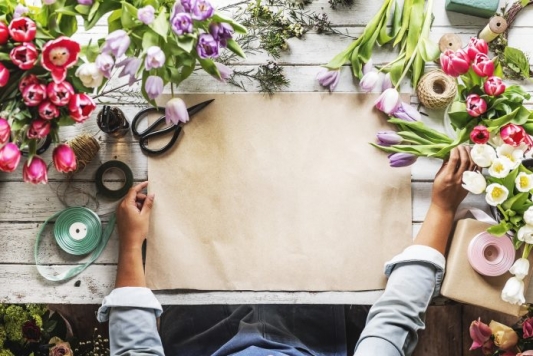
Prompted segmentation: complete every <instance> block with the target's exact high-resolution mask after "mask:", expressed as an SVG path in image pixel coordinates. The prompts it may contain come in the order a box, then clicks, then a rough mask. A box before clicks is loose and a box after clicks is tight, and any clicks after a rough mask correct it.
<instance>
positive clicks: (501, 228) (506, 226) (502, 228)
mask: <svg viewBox="0 0 533 356" xmlns="http://www.w3.org/2000/svg"><path fill="white" fill-rule="evenodd" d="M511 228H512V225H511V224H510V223H508V222H506V221H502V222H500V223H499V224H498V225H493V226H491V227H489V228H488V229H487V232H488V233H489V234H492V235H494V236H498V237H501V236H503V235H505V233H506V232H507V231H509V230H510V229H511Z"/></svg>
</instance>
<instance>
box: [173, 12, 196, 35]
mask: <svg viewBox="0 0 533 356" xmlns="http://www.w3.org/2000/svg"><path fill="white" fill-rule="evenodd" d="M170 26H171V27H172V31H174V33H175V34H176V35H178V36H181V35H183V34H184V33H192V31H193V26H192V17H191V15H189V14H187V13H184V12H180V13H175V14H173V15H172V16H171V18H170Z"/></svg>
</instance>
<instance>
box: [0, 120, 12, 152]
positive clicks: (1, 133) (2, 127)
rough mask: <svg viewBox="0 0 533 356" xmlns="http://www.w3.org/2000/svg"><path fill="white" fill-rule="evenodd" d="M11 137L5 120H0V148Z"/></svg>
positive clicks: (9, 128) (9, 127)
mask: <svg viewBox="0 0 533 356" xmlns="http://www.w3.org/2000/svg"><path fill="white" fill-rule="evenodd" d="M9 136H11V126H9V122H7V120H6V119H3V118H0V146H2V145H3V144H4V143H6V142H7V141H9Z"/></svg>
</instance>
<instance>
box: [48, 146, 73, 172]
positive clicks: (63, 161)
mask: <svg viewBox="0 0 533 356" xmlns="http://www.w3.org/2000/svg"><path fill="white" fill-rule="evenodd" d="M52 156H53V161H54V167H56V170H57V171H58V172H62V173H68V172H72V171H75V170H76V168H77V164H76V155H75V154H74V151H73V150H72V148H70V146H69V145H66V144H60V145H58V146H57V147H56V148H55V149H54V153H53V154H52Z"/></svg>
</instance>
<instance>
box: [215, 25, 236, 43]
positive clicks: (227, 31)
mask: <svg viewBox="0 0 533 356" xmlns="http://www.w3.org/2000/svg"><path fill="white" fill-rule="evenodd" d="M233 32H234V31H233V27H232V26H231V25H230V24H229V23H225V22H221V23H216V22H212V23H211V25H209V33H211V35H212V36H213V38H214V39H215V40H216V41H218V43H219V44H220V46H221V47H226V46H227V45H228V40H229V39H231V38H232V37H233Z"/></svg>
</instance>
